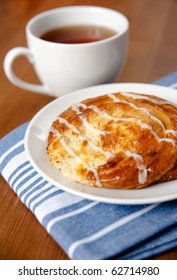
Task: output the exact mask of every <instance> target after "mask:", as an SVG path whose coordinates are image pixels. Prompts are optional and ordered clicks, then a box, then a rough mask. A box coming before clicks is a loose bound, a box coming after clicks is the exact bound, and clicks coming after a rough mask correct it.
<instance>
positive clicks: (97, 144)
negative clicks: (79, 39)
mask: <svg viewBox="0 0 177 280" xmlns="http://www.w3.org/2000/svg"><path fill="white" fill-rule="evenodd" d="M47 153H48V155H49V158H50V161H51V162H52V164H53V165H54V166H55V167H56V168H57V169H59V170H61V172H62V174H63V176H65V177H67V178H68V179H70V180H72V181H75V182H79V183H81V184H85V185H88V186H95V187H105V188H121V189H134V188H142V187H146V186H149V185H150V184H152V183H155V182H164V181H168V180H172V179H175V178H177V107H176V106H175V105H173V104H172V103H170V102H168V101H166V100H164V99H161V98H158V97H155V96H151V95H145V94H136V93H131V92H118V93H113V94H105V95H102V96H99V97H95V98H90V99H86V100H84V101H82V102H80V103H78V104H74V105H73V106H71V107H70V108H68V109H67V110H65V111H64V112H62V113H61V114H60V115H59V116H58V118H57V119H56V120H55V121H54V122H53V124H52V126H51V129H50V132H49V137H48V143H47Z"/></svg>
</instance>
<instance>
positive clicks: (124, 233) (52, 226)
mask: <svg viewBox="0 0 177 280" xmlns="http://www.w3.org/2000/svg"><path fill="white" fill-rule="evenodd" d="M155 84H160V85H166V86H169V87H174V88H175V87H177V72H176V73H174V74H171V75H169V76H167V77H165V78H163V79H160V80H158V81H156V82H155ZM27 125H28V123H25V124H23V125H21V126H20V127H18V128H16V129H15V130H13V131H12V132H11V133H9V134H8V135H7V136H5V137H4V138H3V139H2V140H1V141H0V157H1V159H0V171H1V173H2V175H3V177H4V178H5V180H6V181H7V182H8V183H9V185H10V186H11V188H12V189H13V191H15V192H16V194H17V195H18V197H19V199H20V200H21V201H22V202H23V203H24V204H25V205H26V206H27V207H28V208H29V209H30V210H31V211H32V212H33V213H34V215H35V216H36V218H37V219H38V220H39V222H40V223H41V224H42V225H43V227H44V228H45V229H46V230H47V231H48V233H49V234H50V235H51V236H52V237H53V238H54V240H55V241H56V242H57V243H58V244H59V245H60V246H61V247H62V248H63V249H64V250H65V252H66V253H67V254H68V256H69V257H70V258H71V259H129V260H131V259H146V258H151V257H152V256H154V255H157V254H159V253H162V252H164V251H167V250H169V249H171V248H174V247H177V201H171V202H165V203H159V204H151V205H133V206H132V205H113V204H106V203H99V202H95V201H91V200H88V199H83V198H81V197H79V196H75V195H72V194H70V193H67V192H64V191H62V190H61V189H58V188H57V187H55V186H53V185H51V184H50V183H49V182H47V181H46V180H45V179H44V178H42V177H41V176H40V175H39V174H38V173H37V172H36V171H35V170H34V169H33V167H32V166H31V164H30V163H29V161H28V158H27V156H26V153H25V150H24V134H25V131H26V128H27Z"/></svg>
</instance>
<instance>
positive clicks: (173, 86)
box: [168, 83, 177, 88]
mask: <svg viewBox="0 0 177 280" xmlns="http://www.w3.org/2000/svg"><path fill="white" fill-rule="evenodd" d="M168 87H170V88H176V87H177V83H174V84H172V85H170V86H168Z"/></svg>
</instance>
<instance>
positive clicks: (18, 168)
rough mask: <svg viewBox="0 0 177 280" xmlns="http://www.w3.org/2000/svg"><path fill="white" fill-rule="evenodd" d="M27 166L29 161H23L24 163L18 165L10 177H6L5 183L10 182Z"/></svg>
mask: <svg viewBox="0 0 177 280" xmlns="http://www.w3.org/2000/svg"><path fill="white" fill-rule="evenodd" d="M27 164H29V161H25V162H24V163H22V164H21V165H19V166H18V167H17V168H16V169H15V170H14V171H13V172H12V173H11V175H10V176H9V177H8V179H7V181H8V183H9V182H10V180H11V179H12V178H13V177H14V176H15V174H16V173H17V172H18V171H19V170H20V169H21V168H23V167H24V166H26V165H27Z"/></svg>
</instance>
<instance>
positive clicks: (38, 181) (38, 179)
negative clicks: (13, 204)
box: [19, 177, 43, 199]
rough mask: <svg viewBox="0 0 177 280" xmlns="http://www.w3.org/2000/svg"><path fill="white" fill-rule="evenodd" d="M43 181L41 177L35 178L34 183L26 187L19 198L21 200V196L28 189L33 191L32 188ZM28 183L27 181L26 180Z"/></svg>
mask: <svg viewBox="0 0 177 280" xmlns="http://www.w3.org/2000/svg"><path fill="white" fill-rule="evenodd" d="M42 180H43V178H42V177H39V178H37V179H36V180H35V181H33V182H32V183H31V184H30V185H28V186H27V187H26V188H25V189H24V190H23V191H22V192H21V193H20V194H19V198H20V199H21V198H22V196H23V195H24V194H25V193H27V192H28V191H29V190H30V189H33V188H34V186H36V185H37V184H38V183H40V182H41V181H42ZM27 181H28V180H27Z"/></svg>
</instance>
